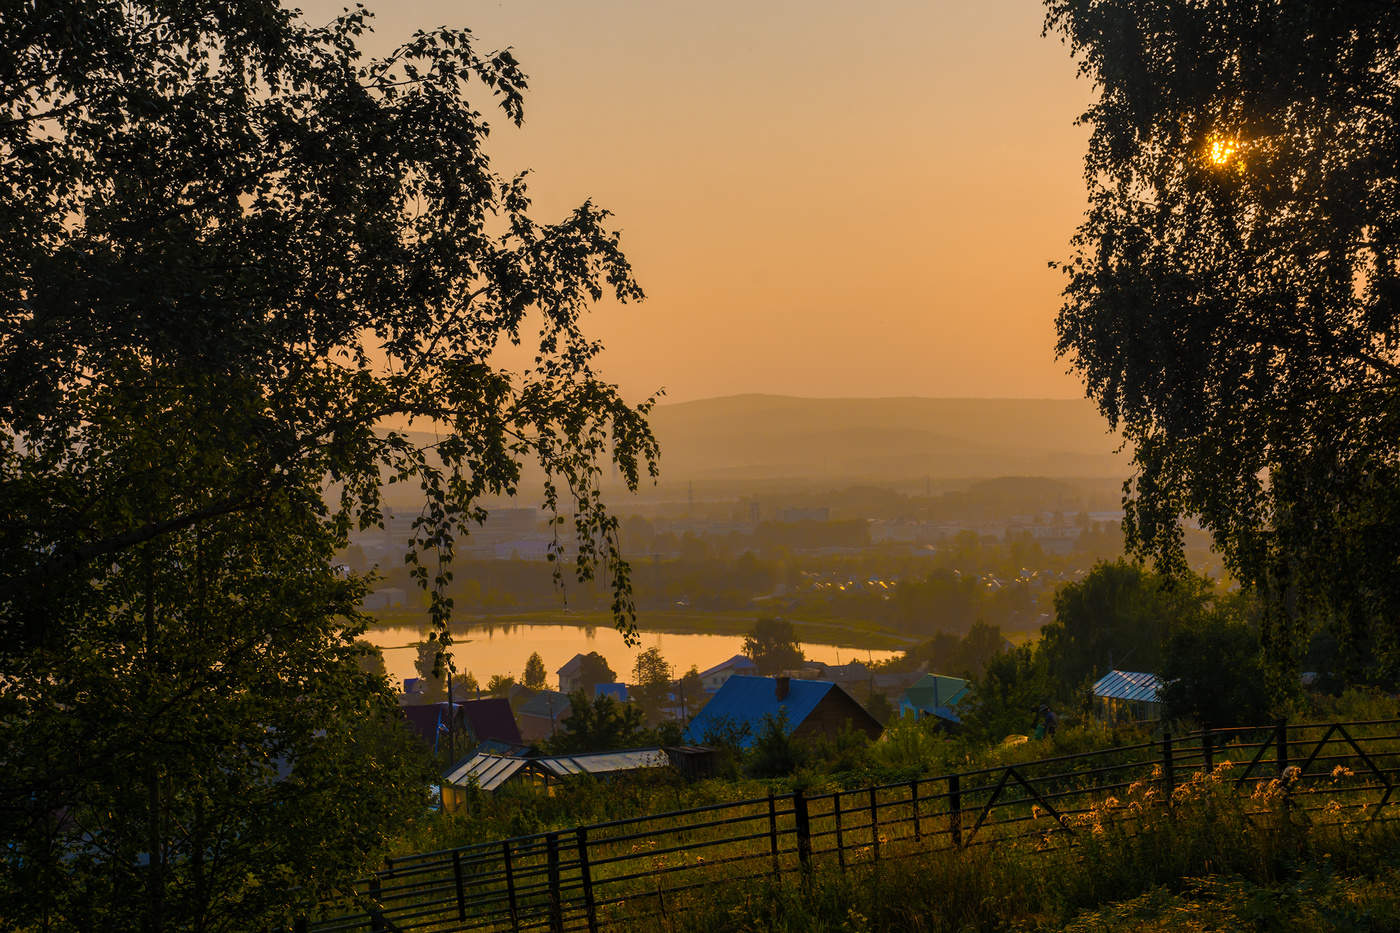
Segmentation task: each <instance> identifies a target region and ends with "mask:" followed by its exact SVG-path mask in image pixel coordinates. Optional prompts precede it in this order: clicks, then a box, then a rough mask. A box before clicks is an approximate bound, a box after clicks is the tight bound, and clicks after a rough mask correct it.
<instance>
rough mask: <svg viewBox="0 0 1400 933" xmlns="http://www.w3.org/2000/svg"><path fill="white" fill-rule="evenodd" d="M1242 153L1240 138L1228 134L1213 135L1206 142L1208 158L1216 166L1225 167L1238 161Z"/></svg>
mask: <svg viewBox="0 0 1400 933" xmlns="http://www.w3.org/2000/svg"><path fill="white" fill-rule="evenodd" d="M1239 154H1240V144H1239V141H1238V140H1235V139H1231V138H1229V137H1226V136H1213V137H1211V138H1210V139H1209V140H1208V141H1207V142H1206V159H1207V160H1208V161H1209V162H1210V164H1211V165H1213V166H1215V167H1216V168H1224V167H1225V166H1227V165H1229V164H1231V163H1232V162H1237V160H1238V157H1239Z"/></svg>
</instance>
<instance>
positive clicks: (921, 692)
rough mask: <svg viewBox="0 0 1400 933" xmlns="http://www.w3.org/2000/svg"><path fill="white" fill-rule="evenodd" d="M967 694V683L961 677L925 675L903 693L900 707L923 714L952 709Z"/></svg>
mask: <svg viewBox="0 0 1400 933" xmlns="http://www.w3.org/2000/svg"><path fill="white" fill-rule="evenodd" d="M967 692H968V683H967V681H965V680H963V679H962V678H961V677H949V676H947V675H946V674H925V675H924V676H923V677H920V678H919V680H918V682H917V683H915V684H914V685H913V686H912V687H910V688H909V689H908V690H906V691H904V696H902V697H900V706H901V707H904V706H905V705H908V706H910V707H912V708H914V709H917V710H920V711H922V712H924V713H932V712H934V711H935V710H937V709H938V708H939V707H946V708H948V709H952V708H953V707H954V706H957V705H958V703H959V702H960V701H961V700H962V698H963V697H964V696H966V695H967Z"/></svg>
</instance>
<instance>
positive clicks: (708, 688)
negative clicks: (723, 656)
mask: <svg viewBox="0 0 1400 933" xmlns="http://www.w3.org/2000/svg"><path fill="white" fill-rule="evenodd" d="M757 673H758V665H756V664H754V663H753V661H752V660H751V659H750V658H749V657H748V656H747V655H742V654H736V655H734V657H732V658H730V659H729V660H728V661H721V662H720V663H718V664H716V665H715V666H714V667H712V668H710V669H708V670H704V671H701V672H700V683H701V685H702V686H703V687H704V689H705V692H706V693H714V692H715V691H717V690H718V689H719V688H720V687H723V686H724V682H725V681H726V680H728V679H729V678H730V677H733V676H734V675H735V674H757Z"/></svg>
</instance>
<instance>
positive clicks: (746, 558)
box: [380, 525, 1122, 635]
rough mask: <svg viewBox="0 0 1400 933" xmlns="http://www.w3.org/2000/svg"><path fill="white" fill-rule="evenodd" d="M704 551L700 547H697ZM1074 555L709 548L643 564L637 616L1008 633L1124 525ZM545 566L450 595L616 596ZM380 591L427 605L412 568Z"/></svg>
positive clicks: (1034, 614)
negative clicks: (723, 552)
mask: <svg viewBox="0 0 1400 933" xmlns="http://www.w3.org/2000/svg"><path fill="white" fill-rule="evenodd" d="M696 541H697V542H699V543H700V544H703V543H704V542H703V541H702V539H696ZM1081 542H1082V546H1081V547H1080V548H1079V549H1076V550H1075V551H1073V552H1071V553H1069V554H1049V553H1046V552H1045V551H1044V550H1043V549H1042V548H1041V547H1040V545H1039V544H1038V543H1037V542H1036V540H1035V539H1034V538H1033V537H1031V536H1030V535H1028V534H1019V535H1012V536H1010V537H1006V538H992V537H985V536H979V535H977V534H976V533H974V532H971V531H968V532H963V533H961V534H959V535H958V536H956V537H955V538H954V539H953V540H951V541H950V542H948V543H946V544H944V545H943V546H941V547H940V548H939V549H938V550H936V551H933V552H930V553H928V554H927V555H918V556H915V555H912V554H911V553H910V552H909V551H908V549H907V548H905V549H893V548H891V549H885V550H881V549H875V548H872V549H868V550H865V551H862V552H860V553H857V554H838V555H814V554H795V553H793V552H792V551H791V550H788V549H786V548H772V549H769V551H767V552H764V553H758V552H755V551H745V552H743V553H740V554H738V555H737V556H733V557H726V556H716V555H714V554H713V552H712V550H711V549H709V548H708V547H699V546H697V547H696V548H695V554H694V556H691V557H681V558H679V559H673V560H660V559H651V560H646V559H644V560H640V561H634V563H633V565H632V584H633V595H634V598H635V600H636V604H637V606H638V608H639V609H642V610H653V611H657V610H668V609H675V608H688V609H691V610H702V611H744V610H755V609H757V608H759V604H758V603H756V602H755V600H760V601H761V602H762V611H764V612H782V613H787V614H792V615H799V616H802V617H806V618H830V619H834V620H842V619H848V620H852V621H862V622H876V623H880V624H883V625H887V626H889V627H890V628H893V629H896V630H899V631H904V632H910V633H914V634H920V635H932V634H934V633H936V632H939V631H947V632H954V633H959V634H961V633H965V632H967V631H969V630H970V628H971V626H972V625H973V623H975V622H977V621H979V620H981V621H984V622H987V623H989V624H992V625H997V626H1000V627H1001V628H1003V629H1005V630H1007V631H1024V630H1027V629H1030V628H1036V627H1038V626H1039V625H1040V624H1041V622H1043V621H1044V619H1043V618H1042V617H1043V616H1044V614H1046V613H1048V612H1049V608H1050V607H1049V602H1048V598H1049V593H1050V592H1051V591H1052V590H1053V589H1054V587H1055V586H1056V585H1057V584H1058V583H1059V582H1060V581H1062V580H1065V579H1068V578H1070V577H1072V576H1073V575H1074V574H1075V573H1076V572H1080V571H1082V570H1083V569H1084V568H1087V567H1088V566H1090V565H1092V564H1093V563H1094V561H1095V560H1099V559H1103V558H1105V557H1112V556H1116V555H1117V554H1119V553H1121V548H1122V538H1121V535H1120V533H1119V532H1118V529H1117V526H1116V525H1114V526H1110V527H1108V528H1102V529H1099V530H1091V531H1090V532H1086V534H1085V535H1084V536H1083V537H1082V538H1081ZM560 569H561V568H560V567H558V566H556V565H553V564H549V563H546V562H543V561H494V560H493V561H458V562H457V565H456V568H455V573H454V579H453V581H452V583H451V585H450V586H449V588H448V594H449V595H450V596H451V597H452V598H453V600H454V605H455V608H456V610H457V611H458V612H460V613H463V614H491V613H508V612H526V611H548V610H553V609H558V608H560V606H561V605H563V604H564V602H565V601H567V604H568V605H569V606H570V607H572V608H575V609H580V610H590V609H606V608H607V606H608V605H609V601H610V599H611V594H610V592H608V591H607V590H605V589H604V588H603V587H602V586H600V585H599V584H598V583H596V582H592V581H590V582H585V583H579V582H578V581H576V580H574V579H572V577H571V576H570V575H569V574H568V573H567V570H566V569H565V570H564V572H563V574H562V576H561V577H560V578H559V579H558V580H557V581H556V578H555V576H554V572H555V571H556V570H560ZM380 586H381V587H397V588H399V589H401V590H402V591H403V592H404V593H405V598H406V599H407V600H408V601H410V603H411V604H413V605H417V603H418V602H420V601H421V600H422V599H423V598H424V597H423V596H422V594H421V593H420V591H419V590H418V588H417V586H416V584H415V582H414V581H413V580H412V579H411V578H410V576H409V573H408V571H407V569H404V568H396V569H392V570H390V571H388V572H386V573H385V574H384V575H383V577H382V579H381V583H380Z"/></svg>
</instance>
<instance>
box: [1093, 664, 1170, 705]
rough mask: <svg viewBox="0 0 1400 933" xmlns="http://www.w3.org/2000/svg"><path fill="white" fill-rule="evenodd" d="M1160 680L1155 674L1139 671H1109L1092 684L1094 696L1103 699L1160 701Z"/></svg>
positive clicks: (1142, 701)
mask: <svg viewBox="0 0 1400 933" xmlns="http://www.w3.org/2000/svg"><path fill="white" fill-rule="evenodd" d="M1161 690H1162V682H1161V681H1160V680H1158V679H1157V675H1156V674H1144V673H1141V672H1139V671H1109V672H1108V673H1107V674H1104V675H1103V676H1102V677H1100V678H1099V679H1098V681H1097V682H1096V683H1095V684H1094V696H1096V697H1103V698H1104V699H1105V700H1135V701H1137V702H1140V703H1160V702H1161V698H1160V695H1159V694H1160V693H1161Z"/></svg>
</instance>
